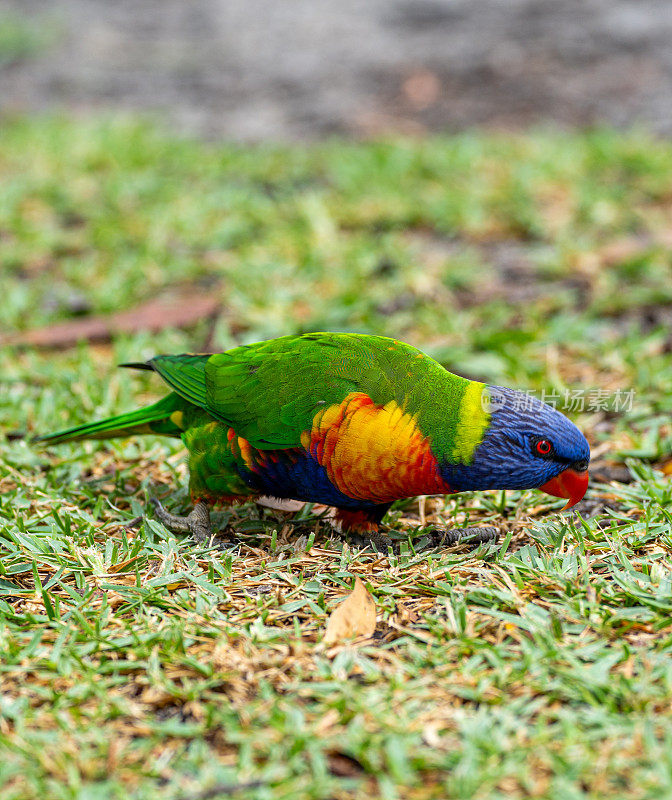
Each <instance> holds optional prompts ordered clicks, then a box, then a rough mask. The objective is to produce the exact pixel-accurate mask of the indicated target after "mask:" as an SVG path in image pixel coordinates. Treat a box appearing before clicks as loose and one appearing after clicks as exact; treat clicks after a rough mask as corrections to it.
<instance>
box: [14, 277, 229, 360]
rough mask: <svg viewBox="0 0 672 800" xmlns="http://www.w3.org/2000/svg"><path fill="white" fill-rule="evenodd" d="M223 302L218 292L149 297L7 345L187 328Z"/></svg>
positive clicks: (66, 343)
mask: <svg viewBox="0 0 672 800" xmlns="http://www.w3.org/2000/svg"><path fill="white" fill-rule="evenodd" d="M219 308H220V303H219V299H218V297H217V295H216V293H215V294H214V295H213V293H212V292H208V293H207V294H205V293H203V292H193V291H192V292H185V293H183V294H179V295H176V296H174V297H171V298H165V297H164V298H158V299H153V300H149V301H148V302H146V303H143V304H142V305H139V306H136V307H135V308H132V309H129V310H128V311H120V312H118V313H116V314H108V315H104V316H96V317H81V318H79V319H76V320H72V321H71V322H63V323H59V324H58V325H49V326H47V327H45V328H37V329H35V330H32V331H26V332H25V333H21V334H16V335H13V336H9V337H6V338H5V339H4V340H3V344H5V345H14V346H22V347H26V346H32V347H54V348H61V347H73V346H74V345H76V344H77V342H80V341H83V340H84V341H88V342H105V341H109V340H110V339H111V338H112V337H113V336H114V335H115V334H118V333H138V332H139V331H149V332H150V333H157V332H158V331H161V330H163V329H164V328H187V327H189V326H191V325H195V324H196V323H197V322H200V321H201V320H205V319H211V318H213V317H214V316H215V315H216V314H217V313H218V311H219Z"/></svg>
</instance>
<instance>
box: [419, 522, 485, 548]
mask: <svg viewBox="0 0 672 800" xmlns="http://www.w3.org/2000/svg"><path fill="white" fill-rule="evenodd" d="M430 536H431V537H432V538H433V540H434V542H435V544H434V547H441V546H444V547H445V546H448V547H450V546H451V545H454V544H471V545H474V546H476V545H479V544H487V543H488V542H494V541H496V540H497V537H498V536H499V528H495V527H494V526H493V525H488V526H484V527H482V528H451V529H449V530H438V529H435V530H433V531H431V533H430Z"/></svg>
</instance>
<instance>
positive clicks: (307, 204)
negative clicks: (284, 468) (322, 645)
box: [0, 0, 672, 800]
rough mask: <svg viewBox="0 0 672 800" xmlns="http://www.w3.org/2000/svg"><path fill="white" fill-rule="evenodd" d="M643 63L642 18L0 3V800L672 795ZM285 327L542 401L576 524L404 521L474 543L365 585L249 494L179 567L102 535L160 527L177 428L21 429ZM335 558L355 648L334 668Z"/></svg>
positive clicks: (653, 125)
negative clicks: (156, 359)
mask: <svg viewBox="0 0 672 800" xmlns="http://www.w3.org/2000/svg"><path fill="white" fill-rule="evenodd" d="M671 42H672V2H670V0H658V1H656V0H636V2H632V1H631V2H625V1H619V0H415V1H413V2H412V1H411V0H333V2H325V1H324V0H285V2H282V1H280V2H278V1H277V0H276V2H273V0H228V1H227V0H132V1H131V0H59V2H54V0H41V1H38V0H0V375H1V376H2V378H1V379H0V623H1V626H0V630H1V631H2V632H1V633H0V662H2V670H3V671H2V681H3V683H2V687H3V692H2V697H1V698H0V699H1V700H2V717H1V718H0V786H2V785H3V780H4V781H5V782H8V781H9V782H11V786H10V788H9V789H6V788H3V789H0V795H1V796H2V798H3V800H45V798H51V797H59V798H60V797H66V796H67V797H71V798H73V799H74V798H76V800H91V798H102V797H104V798H127V797H130V796H132V797H136V798H141V797H143V798H144V797H157V798H158V797H160V798H173V800H174V799H175V798H185V797H192V798H198V797H201V798H203V797H205V796H212V797H214V796H215V795H216V794H217V791H215V792H213V791H212V789H211V787H212V786H213V785H215V786H217V785H223V786H224V788H223V789H222V793H221V794H217V796H224V795H226V796H232V792H233V791H237V788H241V792H240V793H239V794H238V793H236V797H240V798H243V797H244V798H268V797H278V798H304V797H310V798H334V797H339V798H346V797H355V796H357V797H360V796H361V797H363V796H366V797H374V796H375V797H378V796H381V797H383V796H384V797H388V798H393V797H399V798H404V800H408V798H414V800H430V799H431V798H437V797H446V798H448V797H480V798H485V797H506V798H511V800H514V798H527V797H536V798H542V797H543V798H550V797H553V798H588V797H591V798H597V797H599V798H607V797H609V798H615V800H621V799H622V798H624V797H629V798H639V797H670V796H672V779H671V778H670V769H669V751H670V747H669V743H670V741H672V722H671V721H670V714H669V710H670V708H671V707H672V691H671V688H670V686H671V684H670V648H671V644H672V627H671V626H670V620H671V619H672V617H671V614H672V604H671V602H670V594H671V592H672V559H671V557H670V553H671V552H672V538H671V534H670V531H671V530H672V517H671V516H670V507H671V506H672V481H671V480H670V477H672V423H671V420H672V144H671V143H670V139H669V137H670V136H671V135H672V46H671V44H670V43H671ZM311 330H312V331H315V330H341V331H344V330H345V331H357V332H360V333H373V334H380V335H386V336H392V337H395V338H398V339H401V340H404V341H407V342H409V343H411V344H413V345H416V346H417V347H420V348H421V349H422V350H424V351H425V352H426V353H428V354H429V355H431V356H433V357H434V358H437V359H438V360H439V361H440V362H441V363H442V364H444V365H445V366H446V367H447V368H449V369H450V370H452V371H454V372H456V373H459V374H462V375H466V376H469V377H472V378H477V379H480V380H485V381H487V382H489V383H492V384H497V385H506V386H511V387H515V388H519V389H522V390H528V391H534V392H535V393H536V394H537V396H543V397H545V398H546V399H549V400H550V399H551V398H552V399H553V402H555V403H556V405H558V407H560V408H561V409H563V410H564V411H565V412H566V413H568V414H569V415H570V416H571V417H572V418H573V419H574V420H575V421H576V422H577V424H578V425H579V426H580V428H581V430H582V431H583V432H585V434H586V436H587V437H588V439H589V442H590V445H591V453H592V462H591V486H590V488H589V491H588V494H587V496H586V498H585V500H584V501H582V503H581V504H580V505H577V506H576V507H575V508H574V509H573V510H572V514H575V513H577V512H579V513H580V514H581V515H582V516H581V518H578V519H577V518H576V517H574V516H571V517H570V516H569V515H558V514H556V513H555V509H558V508H559V507H560V506H561V505H562V503H561V502H560V501H558V502H557V503H556V504H555V505H553V504H552V503H548V502H545V501H544V500H543V499H541V495H540V494H539V493H538V492H535V491H529V492H482V493H481V492H479V493H474V494H473V495H471V494H467V495H463V494H461V495H455V496H448V497H446V498H443V499H438V498H435V499H433V500H431V501H428V503H427V505H426V506H425V505H424V504H422V505H418V504H416V502H415V500H410V501H402V502H401V503H399V504H397V506H396V507H395V508H394V509H393V512H392V514H391V516H390V520H391V524H392V525H393V526H396V527H397V528H398V530H399V531H405V533H403V535H404V536H405V535H406V533H407V532H408V530H409V528H408V527H407V524H408V523H409V522H410V523H411V524H414V523H415V522H417V523H418V524H422V523H423V521H424V520H426V521H427V522H431V524H432V525H433V524H435V520H436V521H437V524H439V525H444V524H446V525H459V526H462V525H464V524H469V525H471V524H486V525H491V524H495V525H497V526H498V527H500V528H501V530H502V537H501V538H500V541H501V542H502V545H501V549H499V550H498V551H492V550H491V551H490V553H489V554H488V555H486V556H485V559H487V560H485V559H481V556H480V555H479V554H478V553H476V554H474V553H472V552H469V553H467V552H464V553H456V552H455V551H452V550H444V549H443V548H437V549H436V550H432V551H429V552H425V553H422V552H418V553H415V552H412V553H411V552H410V551H409V550H406V549H404V550H403V551H402V552H401V553H400V556H399V558H398V560H395V561H392V560H391V558H390V561H389V562H388V563H389V564H390V569H389V570H388V568H387V567H386V566H385V562H384V561H381V560H380V559H381V558H382V555H380V554H375V555H373V554H372V555H371V558H372V559H373V560H368V559H369V556H368V555H367V554H366V551H360V550H359V549H358V548H354V547H353V548H350V549H348V550H347V551H346V548H343V549H342V550H340V545H332V544H330V542H331V541H332V540H331V538H330V533H329V531H328V527H327V526H326V525H325V526H324V527H319V528H318V527H317V526H316V525H315V516H314V515H313V513H312V512H311V510H310V508H307V509H304V510H302V511H301V512H299V515H297V516H296V517H293V516H292V517H291V518H290V517H288V516H287V515H286V514H283V512H281V511H278V510H274V511H273V510H271V509H262V508H261V507H259V506H257V505H256V504H246V505H244V506H241V507H236V508H235V509H233V508H226V509H225V510H223V511H222V513H221V515H218V522H217V523H216V525H218V526H220V524H221V528H222V530H227V531H229V532H230V534H231V537H232V539H231V541H232V543H235V544H234V547H235V549H234V550H231V551H226V552H224V553H222V554H221V557H220V555H219V554H217V556H216V557H213V558H211V557H210V556H209V555H208V554H205V553H204V551H203V550H200V548H197V549H194V548H193V547H192V546H191V544H190V543H189V542H188V541H186V540H184V539H181V538H180V539H179V540H176V539H175V537H173V536H172V535H169V534H168V532H167V531H166V530H165V529H164V528H162V526H161V525H159V524H158V522H156V521H155V520H153V519H151V518H149V519H147V520H146V522H145V523H144V524H143V525H142V527H141V528H139V529H135V530H134V531H132V530H131V528H130V525H131V524H133V523H131V522H130V521H131V520H132V519H133V518H134V517H135V518H136V522H137V521H138V520H139V519H140V518H141V515H143V514H144V513H145V509H146V503H147V498H148V496H150V495H151V496H159V497H162V498H165V500H166V505H167V506H168V507H169V508H170V510H171V511H174V512H178V513H187V511H188V510H189V509H190V499H189V497H188V496H187V489H186V486H187V481H186V465H185V464H184V450H183V448H182V447H181V442H180V441H179V440H170V441H167V440H159V439H157V438H155V437H148V436H146V437H136V438H132V439H119V440H114V441H113V442H97V441H96V442H81V443H80V442H77V443H75V444H73V445H69V446H68V445H63V446H61V447H58V448H57V447H54V448H49V449H47V448H41V447H40V446H38V445H35V444H33V443H32V442H31V441H30V437H31V436H32V435H33V434H45V433H47V432H49V431H55V430H58V429H61V428H65V427H67V426H69V425H77V424H80V423H83V422H87V421H91V420H92V419H96V418H102V417H105V416H109V415H112V414H117V413H121V412H126V411H129V410H131V409H133V408H137V407H139V406H141V405H142V404H144V403H148V402H150V401H151V400H153V399H157V398H158V397H159V396H161V395H162V394H163V392H164V391H165V390H164V389H162V386H161V381H159V380H158V379H157V377H156V376H155V375H151V374H150V373H148V372H142V373H136V372H135V371H131V370H121V369H117V368H116V366H117V364H119V363H123V362H129V361H130V362H136V361H142V360H144V359H148V358H151V357H152V356H153V355H155V354H157V353H182V352H189V351H211V350H224V349H227V348H230V347H233V346H235V345H239V344H244V343H246V342H252V341H259V340H261V339H267V338H271V337H276V336H282V335H285V334H292V333H300V332H306V331H311ZM542 393H544V394H543V395H542ZM177 487H181V488H179V489H178V488H177ZM176 490H177V491H176ZM168 498H170V499H169V500H168ZM416 509H417V513H416ZM425 512H426V513H427V515H428V516H423V515H425ZM549 512H550V513H549ZM229 526H230V527H229ZM301 526H303V527H301ZM505 530H506V531H507V533H506V538H504V531H505ZM299 531H305V532H306V534H307V535H310V536H311V538H309V539H306V537H304V536H303V535H301V536H299V535H298V534H299ZM314 534H317V536H318V537H319V538H318V539H317V540H314V539H313V538H312V537H313V535H314ZM226 535H227V536H228V535H229V533H227V534H226ZM306 542H307V544H306ZM313 542H315V546H314V547H313ZM334 546H335V547H337V548H339V550H340V552H339V550H336V551H334V550H332V547H334ZM404 547H405V545H404ZM304 548H305V552H304ZM325 548H326V549H325ZM286 554H287V555H289V558H286V559H285V555H286ZM276 558H277V559H278V560H275V559H276ZM281 559H285V560H283V561H281ZM395 559H397V557H396V556H395ZM352 565H356V566H355V567H354V572H356V573H357V574H361V575H362V577H364V575H368V576H369V577H370V578H371V581H372V583H373V586H374V587H377V588H375V589H374V590H375V592H376V594H377V604H378V609H379V612H380V613H381V622H382V620H383V619H384V620H386V622H385V626H386V627H385V628H384V629H383V633H382V634H381V637H380V638H378V637H377V638H376V640H375V641H372V643H371V645H370V646H369V645H368V644H367V645H366V646H365V647H363V648H359V649H358V650H357V652H356V653H355V652H354V651H351V649H350V648H349V647H348V648H343V649H341V648H340V647H339V648H338V654H337V655H336V656H335V658H333V660H332V656H331V653H330V652H329V653H325V654H323V655H319V654H318V653H317V648H313V646H312V642H313V641H315V637H316V636H318V635H320V634H319V633H317V632H318V631H319V630H320V629H321V628H322V626H323V623H324V620H325V612H326V611H327V610H328V609H331V608H332V607H333V605H332V603H333V602H335V600H336V597H337V596H338V593H339V592H340V591H341V588H346V586H349V585H350V583H349V582H350V572H349V570H351V569H353V566H352ZM367 580H368V578H367ZM220 584H221V586H220ZM297 598H298V600H297ZM325 603H328V605H326V604H325ZM388 622H389V626H388ZM3 626H4V627H3ZM392 626H394V627H392ZM412 628H417V632H413V630H412ZM379 630H380V629H379ZM5 631H6V633H5ZM297 637H302V641H300V642H298V643H297ZM306 637H308V638H306ZM397 637H399V638H397ZM333 652H335V651H333ZM376 653H377V654H376ZM13 733H14V734H15V735H13ZM3 737H4V739H5V740H6V741H8V742H9V746H8V747H5V748H4V749H3ZM357 776H360V777H363V776H369V777H370V778H371V780H370V781H368V778H367V781H368V782H366V783H355V782H353V781H357V780H359V778H358V777H357ZM374 776H375V777H376V778H377V779H378V778H379V780H380V784H379V786H380V787H381V788H380V792H379V793H377V792H376V790H375V784H374V782H373V778H374ZM379 776H380V777H379ZM257 777H259V778H261V779H262V780H263V781H264V784H263V785H262V786H261V787H260V788H259V790H258V792H256V791H255V789H254V788H250V789H249V791H244V787H242V786H238V787H237V786H236V784H237V783H240V782H242V783H243V784H245V782H247V781H249V780H250V779H251V778H252V779H255V778H257ZM383 780H385V781H386V782H385V783H383ZM266 781H268V784H267V783H266ZM395 783H397V784H400V785H403V784H407V785H408V786H409V787H411V788H410V789H409V791H408V792H404V791H403V790H402V791H399V792H398V793H395ZM247 785H248V787H250V786H251V784H247ZM360 786H362V787H370V788H364V789H362V790H361V791H360V790H359V787H360ZM665 786H667V787H668V788H667V789H665ZM143 787H144V788H143ZM276 787H277V789H278V791H275V788H276ZM612 789H613V791H612ZM351 790H352V792H351Z"/></svg>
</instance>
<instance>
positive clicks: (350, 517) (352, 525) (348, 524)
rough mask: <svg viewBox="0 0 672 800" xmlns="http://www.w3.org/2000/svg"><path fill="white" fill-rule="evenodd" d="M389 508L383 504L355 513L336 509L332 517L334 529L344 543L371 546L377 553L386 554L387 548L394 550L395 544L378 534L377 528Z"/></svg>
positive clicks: (383, 535) (387, 504)
mask: <svg viewBox="0 0 672 800" xmlns="http://www.w3.org/2000/svg"><path fill="white" fill-rule="evenodd" d="M389 507H390V504H389V503H385V504H384V505H380V506H374V507H373V508H366V509H361V510H357V511H351V510H349V509H345V508H338V509H336V514H335V516H334V527H335V528H336V530H337V531H338V532H339V533H340V534H341V535H342V536H343V537H344V539H345V540H346V541H348V542H350V543H351V544H354V545H355V546H357V547H367V546H368V545H372V546H373V549H374V550H377V551H378V552H379V553H387V548H388V547H392V548H393V549H394V545H395V543H394V542H393V541H392V540H391V539H390V538H389V537H388V536H385V534H382V533H380V532H379V527H378V526H379V525H380V521H381V520H382V518H383V517H384V516H385V514H387V510H388V509H389Z"/></svg>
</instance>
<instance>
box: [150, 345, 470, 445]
mask: <svg viewBox="0 0 672 800" xmlns="http://www.w3.org/2000/svg"><path fill="white" fill-rule="evenodd" d="M150 364H151V365H152V366H153V367H154V369H155V370H156V371H157V372H158V373H159V374H160V375H161V376H162V377H163V379H164V380H165V381H166V383H168V384H169V386H170V387H171V388H172V389H174V390H175V392H177V393H178V394H179V395H181V396H182V397H184V398H185V399H186V400H188V401H189V402H191V403H193V404H194V405H197V406H200V407H201V408H203V409H205V410H206V411H208V412H209V413H210V414H212V416H213V417H216V418H217V419H220V420H222V421H224V422H226V423H227V424H229V425H231V427H233V428H234V430H235V431H236V433H238V434H239V435H241V436H244V437H245V438H246V439H247V440H248V441H249V442H250V443H251V444H252V445H253V446H254V447H256V448H259V449H262V450H263V449H273V448H288V447H297V446H298V445H299V444H300V442H301V433H302V432H303V431H305V430H308V429H310V427H311V425H312V421H313V418H314V416H315V414H316V413H317V411H318V410H319V409H320V408H322V407H324V405H325V404H326V405H332V404H335V403H340V402H341V401H342V400H343V399H344V398H345V397H346V396H347V395H348V394H349V393H351V392H364V393H366V394H367V395H368V396H369V397H371V399H372V400H373V401H374V402H376V403H378V404H381V405H382V404H385V403H387V402H389V401H390V400H395V401H396V402H397V403H398V404H399V405H400V406H403V407H404V408H405V409H406V410H407V411H409V413H411V414H417V416H418V419H419V422H420V425H421V427H422V428H423V430H424V431H425V433H426V434H427V435H431V436H432V439H433V440H435V442H437V444H439V445H440V446H439V450H445V451H446V452H448V450H449V449H450V447H451V446H452V443H453V441H454V434H455V427H456V426H457V422H458V410H459V405H460V401H461V399H462V397H463V395H464V393H465V391H466V387H467V386H468V385H469V383H470V382H469V381H468V380H466V379H465V378H460V377H458V376H456V375H452V374H451V373H449V372H447V371H446V370H445V369H444V368H443V367H441V365H440V364H438V363H437V362H435V361H433V360H432V359H430V358H429V357H427V356H425V355H424V354H422V353H421V352H420V351H419V350H417V349H416V348H414V347H411V346H410V345H407V344H403V343H401V342H397V341H395V340H394V339H386V338H384V337H380V336H364V335H360V334H338V333H310V334H305V335H303V336H285V337H282V338H280V339H274V340H271V341H267V342H258V343H256V344H251V345H246V346H243V347H237V348H235V349H233V350H229V351H227V352H225V353H218V354H216V355H200V356H199V355H182V356H157V357H156V358H154V359H152V361H151V362H150ZM437 398H438V399H439V401H440V402H437Z"/></svg>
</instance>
